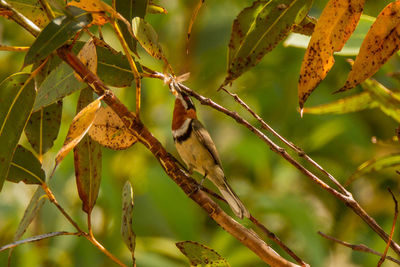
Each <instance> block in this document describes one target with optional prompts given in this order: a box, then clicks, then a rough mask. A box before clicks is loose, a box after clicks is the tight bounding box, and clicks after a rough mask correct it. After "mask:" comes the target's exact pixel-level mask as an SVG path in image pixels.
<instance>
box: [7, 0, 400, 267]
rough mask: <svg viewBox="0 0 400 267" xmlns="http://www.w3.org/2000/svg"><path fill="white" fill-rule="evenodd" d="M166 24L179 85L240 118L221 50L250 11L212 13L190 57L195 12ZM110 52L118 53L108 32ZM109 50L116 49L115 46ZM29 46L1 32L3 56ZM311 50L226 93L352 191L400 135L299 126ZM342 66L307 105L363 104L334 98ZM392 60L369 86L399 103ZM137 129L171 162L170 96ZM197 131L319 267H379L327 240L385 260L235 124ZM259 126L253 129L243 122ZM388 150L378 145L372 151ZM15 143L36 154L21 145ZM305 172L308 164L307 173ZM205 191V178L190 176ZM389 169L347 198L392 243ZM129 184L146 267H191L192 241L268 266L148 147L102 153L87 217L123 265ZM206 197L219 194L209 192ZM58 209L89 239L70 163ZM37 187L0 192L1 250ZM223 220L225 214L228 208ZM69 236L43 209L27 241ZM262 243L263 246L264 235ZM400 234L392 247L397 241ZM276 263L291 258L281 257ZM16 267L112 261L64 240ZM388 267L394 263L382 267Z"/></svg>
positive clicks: (22, 257) (357, 119) (342, 124)
mask: <svg viewBox="0 0 400 267" xmlns="http://www.w3.org/2000/svg"><path fill="white" fill-rule="evenodd" d="M326 2H327V1H325V0H316V1H315V2H314V4H313V7H312V9H311V12H310V13H311V15H314V16H316V17H318V16H319V14H320V13H321V11H322V9H323V7H324V6H325V4H326ZM390 2H391V1H387V0H385V1H383V0H382V1H366V6H365V11H364V13H365V14H367V15H370V16H373V17H376V16H377V14H378V13H379V12H380V10H382V9H383V7H384V6H386V5H387V4H388V3H390ZM159 3H160V4H161V5H162V6H164V7H165V8H166V9H167V10H168V14H167V15H162V16H161V15H148V16H147V17H146V20H147V21H148V22H149V23H151V24H152V25H153V27H154V28H155V29H156V31H157V32H158V34H159V39H160V42H161V44H162V47H163V50H164V51H165V54H166V56H167V58H168V60H169V62H170V63H171V65H172V66H173V68H174V70H175V71H176V72H177V73H185V72H190V73H191V75H190V79H189V80H188V81H187V82H185V84H187V85H188V86H189V87H190V88H192V89H193V90H195V91H197V92H199V93H200V94H202V95H205V96H207V97H211V98H212V99H213V100H215V101H216V102H218V103H221V104H222V105H223V106H226V107H227V108H230V109H234V110H237V111H239V112H240V113H241V114H243V116H244V117H247V116H248V115H247V114H246V113H245V112H242V109H241V108H240V107H239V106H238V104H236V103H235V102H234V101H233V99H232V98H230V97H227V95H226V94H224V93H222V92H217V91H216V89H217V88H218V86H219V84H221V82H222V81H223V79H224V77H225V74H226V62H227V60H226V58H227V45H228V42H229V38H230V33H231V26H232V21H233V20H234V18H235V17H236V16H237V14H238V13H239V12H240V10H242V9H243V8H245V7H247V6H250V5H251V3H252V1H250V0H246V1H239V0H235V1H228V0H219V1H206V2H205V4H204V6H203V7H202V9H201V10H200V13H199V16H198V18H197V20H196V22H195V24H194V28H193V31H192V35H191V41H190V47H189V54H188V55H187V54H186V48H185V38H186V31H187V25H188V23H189V20H190V16H191V13H192V10H193V8H194V6H195V5H196V3H197V1H177V0H169V1H163V0H160V1H159ZM104 36H105V39H106V40H107V41H108V42H109V43H110V44H111V45H112V46H113V47H115V48H116V49H117V50H121V48H120V46H119V44H118V43H117V41H116V40H113V35H112V33H111V31H110V29H107V27H105V29H104ZM114 39H115V38H114ZM32 42H33V38H32V37H31V36H30V34H29V33H27V32H25V31H24V30H23V29H21V28H20V27H19V26H18V25H16V24H15V23H13V22H10V21H8V20H6V19H4V18H0V43H1V44H5V45H20V46H23V45H27V46H29V45H30V44H31V43H32ZM138 52H139V54H140V55H141V57H142V61H143V62H144V64H145V65H148V66H150V67H152V68H153V69H157V70H160V71H161V70H162V64H161V63H160V62H158V61H156V60H154V59H153V58H151V57H150V56H148V55H147V54H146V53H145V52H144V51H143V50H142V49H141V48H140V47H138ZM24 55H25V53H18V52H0V62H1V64H0V79H1V80H3V79H5V78H6V77H8V76H9V75H10V74H12V73H15V72H17V71H18V70H19V69H20V68H21V66H22V63H23V59H24ZM303 56H304V50H303V49H300V48H294V47H284V46H283V45H282V44H280V45H278V47H277V48H276V49H274V50H273V51H272V52H270V53H269V54H267V55H266V56H265V57H264V59H263V60H262V61H261V62H260V64H258V65H257V66H256V67H255V68H254V69H252V70H251V71H249V72H246V73H245V74H244V75H243V76H241V77H240V78H239V79H238V80H237V81H235V83H234V85H233V87H232V91H234V92H236V93H238V94H239V95H240V96H241V97H242V98H243V99H244V100H245V101H246V102H247V103H248V104H249V105H251V106H252V107H253V109H254V110H255V111H256V112H257V113H258V114H259V115H261V117H263V118H264V119H265V120H266V121H267V122H268V123H270V125H271V126H272V127H274V128H275V129H276V130H277V131H278V132H279V133H281V134H282V135H283V136H285V137H286V138H287V139H289V140H291V141H293V142H294V143H295V144H296V145H298V146H300V147H301V148H303V149H304V150H305V151H306V152H307V153H308V154H309V155H310V156H311V157H313V158H314V159H315V160H316V161H317V162H318V163H320V164H321V165H322V166H323V167H324V168H325V169H327V170H328V171H330V172H331V173H332V174H333V175H335V177H337V178H338V179H339V180H340V182H343V183H344V182H345V181H346V180H347V179H348V178H349V177H350V176H351V175H352V173H353V172H354V171H355V170H356V169H357V167H358V166H359V165H360V164H361V163H363V162H365V161H367V160H370V159H371V158H377V157H379V156H381V155H384V154H389V153H392V152H397V151H398V146H397V145H396V144H393V142H392V138H393V136H394V134H395V129H396V128H397V126H398V125H397V123H396V122H395V121H394V120H393V119H391V118H389V117H387V116H386V115H385V114H383V113H382V112H380V111H378V110H377V109H374V110H366V111H362V112H357V113H351V114H345V115H307V114H306V115H305V116H304V118H300V115H299V113H298V111H297V105H298V104H297V103H298V100H297V82H298V73H299V70H300V65H301V61H302V59H303ZM335 59H336V64H335V66H334V68H333V69H332V71H331V72H330V73H329V74H328V76H327V78H326V79H325V80H324V81H323V82H322V83H321V84H320V85H319V87H318V90H317V91H316V92H314V93H313V95H312V96H311V97H310V99H309V100H308V103H307V105H309V106H313V105H317V104H322V103H327V102H331V101H333V100H335V99H339V98H341V97H343V96H344V95H351V94H355V93H357V92H361V89H360V88H356V89H354V90H353V91H351V92H346V93H345V94H341V95H332V94H331V93H332V92H333V91H335V90H337V89H338V88H340V87H341V86H342V85H343V83H344V81H345V79H346V76H347V73H348V71H349V69H350V67H349V65H348V63H346V62H345V60H346V58H345V57H340V56H336V58H335ZM399 65H400V63H399V58H398V55H395V56H394V57H393V58H392V59H391V60H390V61H389V62H388V63H387V64H385V65H384V67H383V68H382V69H381V70H380V71H379V72H378V73H377V74H376V75H375V78H376V79H377V80H379V81H380V82H381V83H383V84H384V85H386V86H387V87H389V88H391V89H393V90H395V89H396V88H397V87H398V86H399V82H398V81H397V80H395V79H392V78H389V77H388V76H387V75H386V74H387V73H390V72H395V71H396V70H398V67H399ZM142 91H143V97H142V99H143V104H142V112H141V118H142V120H143V122H144V123H145V125H147V127H149V128H150V130H151V132H152V133H154V135H155V136H156V137H157V138H158V139H159V140H160V141H161V142H162V143H163V144H164V145H165V147H166V148H167V150H168V151H170V152H171V153H172V154H174V155H176V156H177V154H176V151H175V148H174V144H173V140H172V136H171V131H170V124H171V116H172V108H173V101H174V99H173V96H172V95H171V94H170V93H169V91H168V89H167V87H166V86H164V84H163V83H162V82H161V81H159V80H155V79H143V90H142ZM115 92H116V93H117V95H118V96H120V97H121V99H123V100H124V104H126V105H127V106H128V107H130V108H131V109H134V106H135V92H134V87H132V88H125V89H115ZM78 96H79V94H78V93H74V94H72V95H71V96H68V97H66V98H65V102H64V105H63V117H62V122H63V123H62V128H61V130H60V133H59V136H58V138H57V140H56V142H55V145H54V147H53V148H52V149H51V150H50V152H49V153H47V154H46V155H45V157H44V159H43V162H44V164H43V166H44V167H45V168H46V172H47V173H48V172H50V169H51V168H52V167H53V160H54V157H55V154H56V153H57V150H58V149H59V148H60V147H61V146H62V143H63V141H64V140H63V139H64V137H65V136H66V133H67V130H68V129H67V127H68V124H69V123H70V122H71V120H72V118H73V117H74V115H75V110H76V102H77V98H78ZM197 109H198V113H199V117H200V119H201V120H202V121H203V122H204V124H205V125H206V127H207V128H208V129H209V131H210V132H211V135H212V136H213V139H214V141H215V143H216V145H217V147H218V149H219V152H220V155H221V159H222V162H223V165H224V168H225V172H226V176H227V177H228V179H229V182H230V184H231V185H232V187H233V188H235V191H236V192H237V194H238V195H239V196H240V198H241V199H242V201H243V202H244V203H245V204H246V205H247V207H248V208H249V210H250V211H251V212H252V214H254V215H255V217H257V218H259V219H260V221H262V222H263V223H264V224H265V225H266V226H267V227H269V229H271V230H272V231H273V232H274V233H275V234H276V235H277V236H279V238H280V239H281V240H283V241H284V242H285V243H286V244H287V245H288V246H289V247H290V248H291V249H293V250H294V251H295V252H296V253H297V254H298V255H300V257H301V258H303V259H304V260H305V261H306V262H308V263H310V264H311V265H312V266H375V265H376V262H377V261H378V258H377V257H376V256H371V255H369V254H364V253H359V252H353V251H351V250H350V249H348V248H344V247H342V246H338V245H336V244H333V243H332V242H330V241H327V240H325V239H323V238H322V237H320V236H318V235H317V231H319V230H320V231H323V232H325V233H328V234H330V235H332V236H335V237H337V238H339V239H342V240H345V241H348V242H351V243H357V244H358V243H364V244H366V245H367V246H369V247H371V248H373V249H375V250H378V251H383V250H384V247H385V243H384V242H383V241H382V240H381V239H380V238H379V237H378V236H377V235H376V234H375V233H374V232H373V231H372V230H371V229H370V228H369V227H367V226H366V225H365V224H364V223H363V222H362V221H361V219H360V218H359V217H357V216H356V215H354V214H353V212H351V211H350V210H349V209H347V208H346V207H345V206H344V205H343V204H342V203H341V202H339V201H337V200H336V199H333V198H332V197H331V196H330V195H328V194H326V193H325V192H322V191H321V190H320V188H319V187H317V186H315V184H312V183H311V182H310V181H309V180H308V179H306V178H305V177H304V176H303V175H301V174H300V173H299V172H298V171H297V170H295V169H294V168H293V167H292V166H291V165H289V164H288V163H287V162H286V161H284V160H283V159H282V158H280V157H279V156H278V155H276V154H275V153H273V152H272V151H271V150H269V149H268V148H267V147H266V146H265V145H264V144H263V143H262V142H261V141H260V140H259V139H257V138H256V137H255V136H254V135H252V134H251V133H249V132H248V131H247V130H246V129H245V128H243V127H240V126H239V125H237V124H236V123H235V122H234V121H233V120H231V119H230V118H227V117H226V116H224V115H222V114H220V113H218V112H215V111H214V110H212V109H209V108H207V107H204V106H200V105H199V104H198V103H197ZM249 119H250V120H251V121H253V119H251V118H249ZM372 137H376V138H375V139H376V140H381V141H383V142H378V143H376V142H372V141H371V138H372ZM21 143H22V144H24V145H25V146H29V144H28V142H27V141H26V138H25V137H24V136H23V137H22V140H21ZM306 165H307V164H306ZM196 177H197V178H200V177H198V176H196ZM398 178H399V177H398V175H397V174H396V173H395V168H389V169H385V170H382V171H379V172H372V173H370V174H367V175H363V176H362V177H360V178H359V179H358V180H356V181H355V182H354V183H353V184H351V185H350V189H351V191H352V192H353V193H354V195H355V197H356V199H358V200H359V202H360V203H361V204H362V206H363V207H364V208H365V210H366V211H368V212H369V214H370V215H371V216H373V217H374V218H375V219H376V220H377V221H378V223H379V224H380V225H382V226H383V227H384V229H385V230H386V231H387V232H388V231H389V229H390V227H391V223H392V218H393V201H392V199H391V196H390V194H388V192H387V190H386V188H387V187H390V188H392V190H393V191H395V192H398V190H399V184H398ZM127 179H128V180H130V181H131V183H132V185H133V188H134V194H135V207H134V216H133V227H134V230H135V233H136V235H137V246H136V258H137V264H138V266H187V260H186V259H185V258H184V256H183V255H182V254H181V253H180V252H179V250H178V249H177V248H176V246H175V242H178V241H182V240H192V241H197V242H199V243H202V244H205V245H207V246H208V247H211V248H213V249H214V250H216V251H217V252H218V253H219V254H220V255H222V256H223V257H225V258H226V259H227V261H228V262H229V263H231V265H232V266H264V264H263V263H262V262H261V261H260V260H259V259H258V257H257V256H256V255H254V254H253V253H252V252H251V251H249V250H248V249H247V248H245V247H244V246H242V245H241V244H240V243H239V242H238V241H237V240H235V239H234V238H233V237H232V236H230V235H229V234H227V233H226V232H224V231H223V230H222V229H221V228H220V227H218V226H217V225H216V224H215V223H214V222H213V221H212V220H210V219H209V218H208V217H207V216H206V215H205V213H204V212H203V211H202V210H201V209H200V208H199V207H198V206H197V205H195V204H194V203H193V202H192V201H191V200H190V199H188V198H187V197H186V196H185V195H184V193H183V192H182V191H181V190H180V189H179V188H178V187H177V186H176V185H175V184H174V183H173V182H172V181H171V180H170V179H169V178H168V177H167V176H166V174H165V173H164V172H163V170H162V168H161V167H160V165H159V164H158V162H157V161H156V160H155V159H154V157H153V156H152V155H151V154H150V153H149V152H148V151H147V150H146V149H145V148H144V147H143V146H141V145H140V144H137V145H134V146H133V147H131V148H129V149H128V150H124V151H111V150H108V149H105V148H103V170H102V181H101V186H100V193H99V197H98V200H97V204H96V206H95V208H94V210H93V219H92V221H93V227H94V229H93V231H94V232H95V234H96V236H97V238H98V239H99V240H100V241H101V242H103V244H104V245H105V247H107V248H109V249H110V250H111V251H112V252H113V253H114V254H115V255H116V256H118V257H119V258H121V259H123V260H124V261H125V262H129V260H130V253H129V251H128V250H127V249H126V247H125V246H124V244H123V242H122V238H121V237H120V222H121V191H122V188H123V185H124V183H125V181H126V180H127ZM205 184H206V186H210V187H212V188H213V186H212V184H211V183H209V182H208V181H206V182H205ZM50 185H51V187H52V188H53V190H54V192H55V194H56V196H57V198H58V200H59V202H60V203H61V204H62V205H63V207H64V208H65V209H66V210H68V211H69V212H70V213H71V214H72V216H73V217H74V218H75V219H76V220H77V221H78V222H79V223H80V224H82V225H84V224H85V221H86V216H85V214H84V213H83V212H82V211H81V201H80V199H79V197H78V194H77V190H76V184H75V178H74V170H73V159H72V154H71V153H70V155H68V156H67V157H66V159H65V160H64V161H63V162H62V163H61V165H60V166H59V168H58V169H57V172H56V174H55V177H54V179H53V180H52V181H51V182H50ZM35 188H36V186H29V185H25V184H21V183H20V184H13V183H9V182H6V183H5V184H4V188H3V191H2V193H1V194H0V244H7V243H10V242H11V241H12V239H13V235H14V233H15V231H16V228H17V225H18V222H19V220H20V219H21V217H22V215H23V211H24V209H25V207H26V205H27V204H28V202H29V199H30V198H31V196H32V194H33V192H34V190H35ZM221 205H222V206H223V207H224V208H225V210H226V211H228V212H229V207H228V206H226V205H225V204H221ZM58 230H71V231H73V229H72V228H71V226H70V225H69V224H68V222H67V221H66V220H65V218H64V217H62V216H61V215H60V214H59V212H58V211H57V210H56V209H55V208H54V207H53V206H51V205H50V204H48V203H46V204H45V205H44V207H43V208H42V210H41V212H40V214H39V216H38V217H37V219H36V220H35V221H34V223H33V224H32V225H31V227H30V228H29V229H28V232H27V233H26V234H25V236H26V237H28V236H31V235H36V234H40V233H43V232H49V231H58ZM260 235H261V236H263V234H262V233H260ZM398 237H399V234H398V233H395V236H394V239H395V240H398ZM269 243H270V244H271V245H272V247H273V248H274V249H276V250H277V251H278V252H280V253H281V254H282V255H285V254H284V252H282V251H281V249H280V248H279V247H277V246H276V245H275V244H273V243H271V242H269ZM13 253H14V255H13V258H12V266H28V267H29V266H108V265H110V264H113V263H112V262H111V261H110V260H109V259H108V258H106V257H105V256H104V255H103V254H101V253H100V252H99V251H98V250H97V249H95V248H94V247H93V246H91V245H90V244H89V243H88V242H87V240H85V239H83V238H77V237H74V236H71V237H68V236H62V237H56V238H52V239H48V240H45V241H41V242H39V243H35V244H26V245H22V246H20V247H18V248H17V249H15V250H14V252H13ZM7 256H8V253H7V252H2V253H0V265H1V266H3V265H4V264H6V262H7ZM385 265H386V266H391V263H389V262H386V263H385Z"/></svg>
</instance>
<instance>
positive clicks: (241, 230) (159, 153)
mask: <svg viewBox="0 0 400 267" xmlns="http://www.w3.org/2000/svg"><path fill="white" fill-rule="evenodd" d="M57 52H58V55H59V57H60V58H61V59H63V60H64V61H65V62H67V63H68V64H69V65H70V66H71V67H72V68H73V69H74V71H75V72H76V73H78V74H79V75H80V76H81V78H82V79H83V80H84V81H85V82H86V83H87V84H89V85H90V86H91V88H92V89H93V90H94V91H95V92H96V94H98V95H104V98H103V100H104V102H105V103H106V104H107V105H109V106H110V107H111V108H112V109H113V110H114V112H115V113H116V114H117V115H118V116H119V117H120V118H121V120H122V121H123V122H124V124H125V125H126V126H127V128H128V129H129V130H130V131H131V132H132V133H133V134H134V135H135V136H136V137H137V139H138V140H139V142H141V143H142V144H143V145H144V146H145V147H146V148H147V149H149V150H150V151H151V152H152V153H153V155H154V156H155V158H156V159H157V160H158V161H159V163H160V165H161V166H162V168H163V169H164V170H165V172H166V173H167V174H168V176H170V177H171V178H172V179H173V181H174V182H175V183H176V184H177V185H179V187H180V188H181V189H182V190H183V191H184V192H185V194H186V195H187V196H188V197H190V198H191V199H192V200H194V201H195V202H196V203H197V204H199V205H200V206H201V207H202V208H203V209H204V210H205V211H206V212H207V213H208V214H209V216H210V217H211V218H213V219H214V220H215V221H216V222H217V223H218V224H219V225H220V226H221V227H222V228H223V229H225V230H226V231H227V232H228V233H230V234H231V235H232V236H234V237H235V238H236V239H238V240H239V241H240V242H241V243H242V244H244V245H245V246H247V247H248V248H249V249H251V250H252V251H253V252H254V253H255V254H257V255H258V256H259V257H260V258H261V259H262V260H263V261H264V262H266V263H268V264H270V265H272V266H298V265H296V264H294V263H292V262H289V261H287V260H286V259H284V258H282V257H281V256H280V255H278V254H277V253H276V252H275V251H274V250H273V249H272V248H271V247H270V246H268V245H267V244H266V243H265V242H264V241H263V240H262V239H261V238H259V237H258V236H257V235H256V234H255V233H254V232H252V231H251V230H249V229H247V228H245V227H244V226H242V225H241V224H239V223H238V222H237V221H235V220H234V219H233V218H231V217H230V216H228V215H227V214H226V213H225V212H224V211H223V210H222V209H221V208H220V207H219V205H218V204H217V203H215V202H214V201H213V200H212V199H211V198H210V197H209V196H208V195H207V194H206V193H205V192H203V191H201V190H199V189H198V188H199V187H198V184H197V182H196V181H195V180H194V179H193V178H191V177H189V176H187V174H186V173H185V172H184V171H183V170H182V169H181V168H180V167H179V165H178V164H177V160H176V159H175V158H174V157H173V156H172V155H170V154H169V153H168V152H167V151H166V150H165V148H164V147H163V146H162V144H161V143H160V142H159V141H158V140H157V139H156V138H155V137H154V136H153V135H152V134H151V132H150V131H149V130H148V129H147V128H146V126H145V125H144V124H143V123H142V122H141V121H140V119H139V118H138V117H137V116H135V115H134V114H133V113H131V112H130V111H129V110H128V109H127V108H126V106H125V105H123V104H122V103H121V102H120V100H119V99H118V98H117V97H116V96H115V95H114V93H113V92H112V91H110V90H109V88H108V87H107V86H106V85H105V84H104V83H103V82H102V81H101V80H100V79H99V78H98V77H97V76H96V75H95V74H93V73H92V72H90V71H89V70H88V69H87V67H86V66H85V65H83V63H82V62H81V61H80V60H79V59H78V58H77V57H76V55H74V54H73V53H71V52H70V50H69V48H68V47H67V46H63V47H61V48H59V49H58V50H57Z"/></svg>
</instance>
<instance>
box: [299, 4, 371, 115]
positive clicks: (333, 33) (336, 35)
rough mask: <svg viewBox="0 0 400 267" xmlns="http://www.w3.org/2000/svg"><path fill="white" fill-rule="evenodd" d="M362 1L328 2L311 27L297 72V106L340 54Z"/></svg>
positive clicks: (360, 9) (359, 10)
mask: <svg viewBox="0 0 400 267" xmlns="http://www.w3.org/2000/svg"><path fill="white" fill-rule="evenodd" d="M364 2H365V0H354V1H348V0H330V1H329V3H328V4H327V5H326V7H325V8H324V10H323V11H322V14H321V16H320V18H319V20H318V22H317V25H316V26H315V30H314V33H313V35H312V36H311V40H310V43H309V45H308V48H307V51H306V54H305V56H304V59H303V63H302V65H301V70H300V78H299V85H298V94H299V105H300V108H301V109H302V108H303V106H304V103H305V101H306V100H307V98H308V96H309V95H310V94H311V93H312V91H313V90H314V89H315V88H316V87H317V86H318V84H319V83H320V82H321V81H322V80H323V79H324V78H325V77H326V75H327V73H328V72H329V70H330V69H331V68H332V66H333V64H334V62H335V60H334V58H333V52H337V51H340V50H341V49H342V48H343V46H344V44H345V43H346V41H347V40H348V39H349V37H350V35H351V34H352V33H353V31H354V30H355V28H356V26H357V24H358V21H359V19H360V16H361V12H362V10H363V6H364Z"/></svg>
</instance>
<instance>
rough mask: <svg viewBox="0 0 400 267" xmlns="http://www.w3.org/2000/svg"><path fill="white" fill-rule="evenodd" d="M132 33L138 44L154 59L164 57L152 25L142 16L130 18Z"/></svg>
mask: <svg viewBox="0 0 400 267" xmlns="http://www.w3.org/2000/svg"><path fill="white" fill-rule="evenodd" d="M132 29H133V34H134V35H135V37H136V39H137V40H138V42H139V43H140V45H141V46H142V47H143V48H144V50H146V52H147V53H149V54H150V55H151V56H152V57H154V58H156V59H164V58H165V57H164V54H163V52H162V49H161V46H160V44H159V43H158V35H157V33H156V31H155V30H154V29H153V27H152V26H151V25H150V24H149V23H147V22H146V21H144V20H143V19H142V18H139V17H135V18H134V19H133V20H132Z"/></svg>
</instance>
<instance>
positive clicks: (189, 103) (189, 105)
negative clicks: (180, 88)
mask: <svg viewBox="0 0 400 267" xmlns="http://www.w3.org/2000/svg"><path fill="white" fill-rule="evenodd" d="M183 100H185V102H186V104H187V106H188V109H194V110H196V108H195V106H194V104H193V101H192V99H190V97H189V96H188V95H183Z"/></svg>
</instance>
